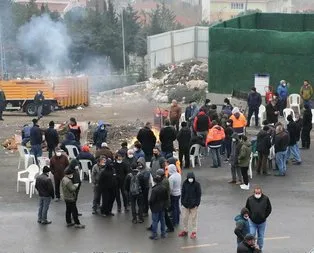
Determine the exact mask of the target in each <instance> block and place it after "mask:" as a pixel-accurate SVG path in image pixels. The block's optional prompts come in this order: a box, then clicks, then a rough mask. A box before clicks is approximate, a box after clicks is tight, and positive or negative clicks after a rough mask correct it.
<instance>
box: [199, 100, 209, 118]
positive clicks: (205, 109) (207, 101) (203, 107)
mask: <svg viewBox="0 0 314 253" xmlns="http://www.w3.org/2000/svg"><path fill="white" fill-rule="evenodd" d="M201 109H202V110H203V112H205V113H206V115H208V116H209V110H210V109H211V103H210V99H208V98H206V100H205V104H204V105H203V106H202V107H201Z"/></svg>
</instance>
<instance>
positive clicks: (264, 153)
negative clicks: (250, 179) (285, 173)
mask: <svg viewBox="0 0 314 253" xmlns="http://www.w3.org/2000/svg"><path fill="white" fill-rule="evenodd" d="M269 131H270V130H269V126H264V127H263V129H262V130H261V131H260V132H259V133H258V134H257V140H256V151H257V152H258V162H257V174H258V175H259V174H261V171H263V175H265V176H268V175H270V173H269V172H268V168H267V166H268V165H267V159H268V156H269V153H270V151H269V150H270V148H271V138H270V134H269Z"/></svg>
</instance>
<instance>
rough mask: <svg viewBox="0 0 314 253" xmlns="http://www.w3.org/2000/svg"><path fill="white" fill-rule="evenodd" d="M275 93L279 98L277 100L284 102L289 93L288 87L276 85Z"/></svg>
mask: <svg viewBox="0 0 314 253" xmlns="http://www.w3.org/2000/svg"><path fill="white" fill-rule="evenodd" d="M277 93H278V96H279V100H286V99H287V98H288V96H289V92H288V87H287V85H286V86H282V84H279V85H278V88H277Z"/></svg>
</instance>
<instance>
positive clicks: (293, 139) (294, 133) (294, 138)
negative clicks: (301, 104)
mask: <svg viewBox="0 0 314 253" xmlns="http://www.w3.org/2000/svg"><path fill="white" fill-rule="evenodd" d="M287 130H288V132H289V146H294V145H295V144H297V142H298V141H299V140H300V129H298V126H297V124H296V123H295V122H294V121H290V122H289V123H288V125H287Z"/></svg>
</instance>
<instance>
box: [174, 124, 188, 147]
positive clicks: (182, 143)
mask: <svg viewBox="0 0 314 253" xmlns="http://www.w3.org/2000/svg"><path fill="white" fill-rule="evenodd" d="M177 140H178V143H179V149H181V150H182V149H189V148H190V141H191V130H190V128H188V127H182V128H181V129H180V131H179V133H178V135H177Z"/></svg>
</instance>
